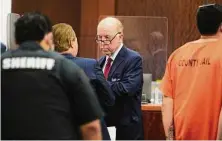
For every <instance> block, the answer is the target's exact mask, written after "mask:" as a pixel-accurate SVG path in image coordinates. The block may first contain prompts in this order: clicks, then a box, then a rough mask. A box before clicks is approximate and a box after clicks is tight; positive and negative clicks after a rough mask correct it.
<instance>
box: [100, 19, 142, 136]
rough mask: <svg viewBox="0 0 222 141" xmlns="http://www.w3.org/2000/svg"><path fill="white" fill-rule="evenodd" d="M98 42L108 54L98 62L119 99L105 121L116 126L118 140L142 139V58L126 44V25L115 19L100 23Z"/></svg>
mask: <svg viewBox="0 0 222 141" xmlns="http://www.w3.org/2000/svg"><path fill="white" fill-rule="evenodd" d="M96 42H97V43H98V45H99V46H100V49H101V51H102V52H103V53H104V54H105V56H103V57H102V58H100V59H99V63H100V65H101V67H102V68H103V72H104V75H105V77H106V79H107V81H108V83H109V85H110V87H111V89H112V91H113V93H114V95H115V97H116V100H115V105H114V107H113V108H112V110H111V112H109V113H108V116H107V118H106V122H107V124H108V126H115V127H116V139H117V140H142V139H143V138H144V136H143V124H142V112H141V95H142V86H143V71H142V70H143V69H142V58H141V56H140V55H139V54H138V53H137V52H135V51H133V50H130V49H128V48H127V47H126V46H125V45H123V25H122V23H121V22H120V21H119V20H118V19H116V18H113V17H107V18H105V19H103V20H101V21H100V23H99V24H98V27H97V37H96Z"/></svg>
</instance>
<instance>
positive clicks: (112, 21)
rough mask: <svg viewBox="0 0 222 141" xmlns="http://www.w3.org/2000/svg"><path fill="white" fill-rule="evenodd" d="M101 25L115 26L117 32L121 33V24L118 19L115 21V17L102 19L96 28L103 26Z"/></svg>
mask: <svg viewBox="0 0 222 141" xmlns="http://www.w3.org/2000/svg"><path fill="white" fill-rule="evenodd" d="M103 25H116V30H117V32H121V33H123V24H122V23H121V21H120V20H119V19H117V18H115V17H106V18H104V19H102V20H101V21H100V22H99V24H98V27H100V26H103ZM98 27H97V28H98Z"/></svg>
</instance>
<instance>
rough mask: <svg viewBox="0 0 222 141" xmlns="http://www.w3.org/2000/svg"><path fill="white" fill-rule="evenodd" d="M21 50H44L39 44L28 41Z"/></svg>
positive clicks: (20, 47)
mask: <svg viewBox="0 0 222 141" xmlns="http://www.w3.org/2000/svg"><path fill="white" fill-rule="evenodd" d="M19 49H24V50H43V48H42V47H41V46H40V44H39V43H37V42H35V41H26V42H24V43H22V44H21V45H20V46H19Z"/></svg>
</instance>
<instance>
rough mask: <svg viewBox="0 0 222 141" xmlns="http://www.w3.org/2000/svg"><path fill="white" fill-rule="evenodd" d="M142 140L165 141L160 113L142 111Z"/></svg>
mask: <svg viewBox="0 0 222 141" xmlns="http://www.w3.org/2000/svg"><path fill="white" fill-rule="evenodd" d="M142 113H143V129H144V140H165V133H164V129H163V123H162V114H161V111H149V110H143V111H142Z"/></svg>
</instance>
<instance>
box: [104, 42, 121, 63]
mask: <svg viewBox="0 0 222 141" xmlns="http://www.w3.org/2000/svg"><path fill="white" fill-rule="evenodd" d="M122 47H123V43H121V44H120V46H119V47H118V49H117V50H116V51H115V52H114V53H113V54H112V55H111V57H110V58H111V59H112V60H113V61H114V60H115V59H116V56H117V55H118V53H119V52H120V50H121V48H122ZM108 58H109V56H106V60H107V59H108Z"/></svg>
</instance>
